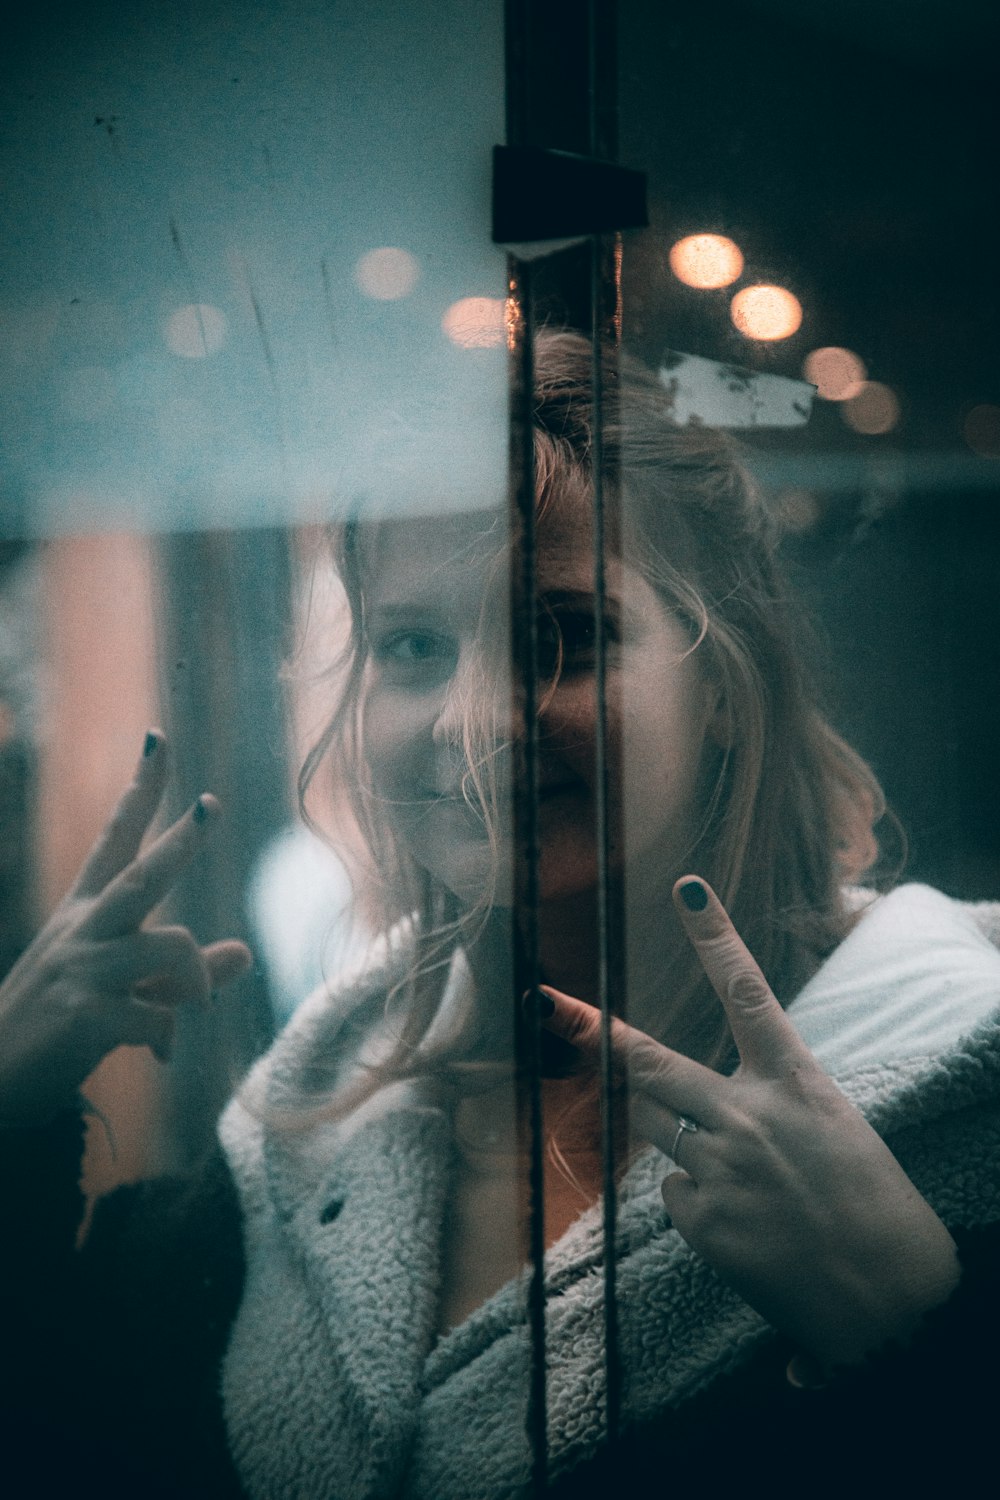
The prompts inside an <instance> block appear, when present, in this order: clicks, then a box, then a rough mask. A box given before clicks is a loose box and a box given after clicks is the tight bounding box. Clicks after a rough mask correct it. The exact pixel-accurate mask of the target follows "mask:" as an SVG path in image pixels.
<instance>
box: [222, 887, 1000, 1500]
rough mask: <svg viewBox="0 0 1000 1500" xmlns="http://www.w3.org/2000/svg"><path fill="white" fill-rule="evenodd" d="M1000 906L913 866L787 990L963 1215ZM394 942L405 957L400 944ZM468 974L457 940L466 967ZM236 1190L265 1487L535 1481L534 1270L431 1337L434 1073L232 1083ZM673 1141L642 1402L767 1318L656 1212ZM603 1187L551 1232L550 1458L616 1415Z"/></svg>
mask: <svg viewBox="0 0 1000 1500" xmlns="http://www.w3.org/2000/svg"><path fill="white" fill-rule="evenodd" d="M998 942H1000V906H994V905H989V904H982V905H980V906H969V905H963V904H961V903H958V902H953V901H950V900H949V899H948V898H946V897H944V896H941V895H940V894H938V893H937V892H934V891H931V890H929V889H928V888H926V887H922V886H905V887H902V888H901V889H900V890H898V891H895V892H893V893H892V894H891V895H889V896H887V897H883V898H879V899H877V900H872V901H869V902H868V903H867V904H866V909H865V912H864V915H863V916H862V918H861V920H860V921H859V923H858V925H857V926H856V927H855V929H854V931H853V932H852V933H851V935H850V936H849V937H848V938H847V939H846V941H845V942H844V943H843V944H842V945H841V947H840V948H839V949H838V950H837V951H836V953H834V954H833V955H832V957H831V958H830V959H829V960H828V962H827V963H826V964H825V965H824V966H823V968H822V969H821V970H820V972H819V973H818V974H817V975H816V976H815V977H814V978H813V979H812V980H811V981H810V983H809V984H808V985H807V986H806V987H805V989H804V990H803V992H802V994H801V995H800V996H799V997H798V998H797V1000H796V1001H795V1002H794V1003H793V1005H792V1006H791V1007H790V1010H789V1014H790V1015H791V1016H792V1018H793V1020H794V1021H795V1022H796V1024H797V1025H798V1027H799V1029H800V1031H801V1033H802V1035H803V1036H804V1037H805V1038H806V1040H807V1041H808V1042H809V1044H810V1046H812V1048H813V1049H814V1051H815V1052H816V1054H817V1056H818V1057H819V1058H820V1060H821V1061H822V1062H823V1064H824V1066H825V1067H826V1068H827V1069H828V1071H830V1072H831V1073H832V1074H833V1075H834V1076H835V1077H836V1078H837V1080H838V1082H839V1084H840V1086H841V1087H842V1088H843V1089H844V1092H845V1093H846V1094H847V1095H848V1097H849V1098H850V1099H851V1100H852V1101H853V1102H854V1103H855V1104H856V1105H857V1107H858V1108H859V1109H861V1110H862V1112H863V1113H864V1114H865V1115H866V1117H867V1118H868V1119H869V1120H870V1121H871V1122H872V1124H873V1125H874V1126H875V1128H876V1129H877V1130H879V1132H880V1133H881V1134H882V1135H883V1136H885V1137H886V1139H887V1140H888V1141H889V1143H890V1144H891V1146H892V1148H893V1150H894V1151H895V1153H896V1155H897V1156H898V1158H899V1159H900V1161H901V1162H902V1164H903V1166H904V1167H905V1169H906V1170H907V1172H908V1173H909V1175H910V1177H911V1178H912V1180H913V1181H914V1182H915V1183H916V1185H917V1187H918V1188H919V1190H920V1191H921V1192H922V1193H923V1194H924V1195H925V1196H926V1197H927V1198H928V1200H929V1201H930V1202H931V1204H932V1205H933V1206H934V1208H935V1209H936V1210H937V1212H938V1213H939V1214H941V1216H942V1217H943V1218H944V1219H945V1220H946V1222H948V1223H951V1224H955V1225H958V1224H962V1225H973V1224H978V1223H986V1222H990V1221H992V1220H995V1219H997V1218H998V1217H1000V1170H998V1167H997V1163H998V1162H1000V1016H998V1015H997V1014H996V1007H997V1006H998V1005H1000V952H998V950H997V946H996V944H997V943H998ZM396 962H397V963H398V962H400V960H399V959H397V960H396ZM392 967H393V966H392V964H391V963H389V964H388V965H387V966H386V967H383V968H376V969H373V970H372V971H370V972H369V973H367V974H366V975H364V976H363V977H362V978H361V979H360V980H358V981H357V982H356V983H354V984H352V985H351V986H350V987H349V988H347V989H346V990H344V991H342V992H341V993H339V994H336V995H333V996H331V995H329V994H318V995H316V996H314V997H313V998H312V999H311V1000H310V1001H308V1002H307V1003H306V1004H305V1005H304V1006H303V1007H302V1009H301V1010H300V1011H299V1013H298V1014H297V1015H296V1016H295V1018H294V1019H293V1021H292V1023H291V1025H290V1026H289V1027H288V1029H287V1030H286V1031H285V1032H284V1034H283V1035H282V1036H281V1037H280V1038H279V1040H278V1041H277V1042H276V1043H275V1046H274V1047H273V1048H272V1050H271V1052H270V1053H269V1054H268V1056H267V1057H266V1058H264V1059H262V1061H261V1062H260V1063H259V1064H258V1065H257V1068H256V1069H255V1071H254V1074H253V1075H251V1076H252V1085H253V1089H254V1092H255V1093H256V1095H257V1097H258V1098H259V1097H264V1098H266V1099H267V1101H268V1105H269V1107H270V1109H272V1110H280V1109H281V1107H282V1106H283V1105H285V1106H287V1105H289V1104H294V1102H295V1100H296V1098H297V1097H300V1092H301V1090H302V1088H303V1086H306V1087H313V1088H315V1087H316V1086H317V1085H318V1084H320V1083H322V1082H324V1081H327V1080H329V1081H330V1082H332V1081H334V1080H335V1079H338V1078H342V1077H343V1076H344V1072H345V1069H346V1068H348V1067H350V1065H351V1062H352V1060H353V1059H356V1057H357V1055H358V1049H359V1046H360V1045H361V1043H362V1041H363V1039H364V1038H365V1037H366V1036H368V1035H370V1034H371V1032H372V1030H373V1029H374V1028H376V1027H377V1025H378V1022H379V1021H380V1019H381V1016H382V1007H383V1004H384V998H385V994H386V987H387V984H388V983H390V982H391V979H392ZM469 982H470V980H469V976H468V970H467V968H466V966H465V964H464V962H463V961H462V960H461V959H460V958H459V959H457V960H456V962H455V963H454V964H453V967H452V973H451V976H450V979H449V985H451V986H456V985H463V984H468V983H469ZM220 1134H221V1138H222V1142H223V1146H224V1149H225V1151H226V1154H227V1157H228V1159H229V1162H230V1164H231V1166H232V1169H233V1172H234V1176H235V1179H236V1182H237V1184H238V1188H239V1192H240V1195H241V1199H242V1205H243V1212H244V1218H245V1234H246V1256H247V1282H246V1290H245V1295H244V1299H243V1303H242V1306H241V1309H240V1312H239V1315H238V1318H237V1321H236V1324H235V1327H234V1330H233V1335H232V1339H231V1342H230V1346H229V1350H228V1353H227V1356H226V1360H225V1364H224V1370H223V1395H224V1404H225V1414H226V1423H227V1428H228V1433H229V1439H230V1443H231V1447H232V1451H233V1455H234V1457H235V1461H236V1465H237V1469H238V1471H239V1473H240V1476H241V1479H242V1482H243V1484H244V1486H245V1488H246V1490H247V1493H248V1494H249V1495H250V1496H251V1497H252V1500H289V1497H295V1500H386V1497H389V1496H396V1495H399V1496H405V1497H406V1500H470V1497H473V1496H474V1497H477V1500H500V1497H508V1496H509V1497H514V1496H522V1495H525V1494H526V1493H527V1490H528V1481H529V1449H528V1442H527V1438H526V1435H525V1424H524V1414H525V1410H526V1402H527V1389H528V1371H529V1362H530V1348H529V1341H528V1336H527V1328H526V1320H525V1281H524V1279H523V1278H521V1279H518V1280H517V1281H515V1282H512V1283H510V1284H508V1285H507V1286H505V1287H503V1288H501V1290H500V1291H499V1292H497V1293H496V1295H495V1296H494V1297H492V1298H490V1299H489V1301H488V1302H486V1303H485V1304H484V1305H483V1306H482V1307H480V1308H479V1309H477V1311H476V1312H475V1313H473V1314H472V1316H471V1317H470V1318H468V1319H467V1320H466V1322H465V1323H463V1324H462V1325H461V1327H459V1328H456V1329H455V1330H453V1331H452V1332H451V1333H449V1334H448V1335H447V1336H446V1337H444V1338H443V1339H440V1340H436V1326H437V1304H438V1295H439V1283H440V1271H439V1265H440V1248H441V1246H440V1239H441V1226H442V1219H443V1214H444V1210H445V1205H446V1198H447V1193H448V1186H449V1174H450V1170H451V1163H452V1146H451V1140H450V1131H449V1126H448V1122H447V1119H446V1117H445V1114H444V1112H443V1110H442V1109H441V1108H439V1107H438V1106H437V1105H436V1104H435V1103H434V1102H433V1099H432V1096H431V1093H430V1091H429V1089H428V1087H427V1086H425V1085H422V1084H420V1083H414V1084H406V1085H397V1086H393V1087H391V1088H387V1089H384V1090H382V1091H381V1092H380V1093H379V1094H378V1095H377V1096H376V1098H375V1099H373V1100H371V1101H369V1103H368V1104H367V1105H365V1106H364V1107H363V1108H362V1109H361V1110H359V1111H358V1112H356V1114H355V1115H353V1116H352V1117H351V1118H350V1119H349V1120H347V1121H345V1122H342V1123H339V1124H331V1123H326V1124H321V1125H317V1126H315V1127H313V1128H311V1129H309V1130H308V1131H306V1132H304V1133H289V1132H287V1131H283V1130H281V1129H277V1128H274V1126H272V1125H269V1124H266V1123H265V1122H264V1120H263V1119H262V1118H261V1112H260V1111H251V1110H248V1109H247V1108H246V1107H245V1105H244V1104H243V1103H241V1101H240V1099H239V1097H237V1099H236V1100H234V1101H233V1103H232V1104H231V1105H230V1106H229V1108H228V1109H227V1111H226V1113H225V1115H224V1116H223V1119H222V1123H221V1130H220ZM668 1165H669V1163H668V1162H667V1160H666V1158H664V1157H663V1156H662V1155H661V1154H660V1153H659V1152H656V1151H653V1150H650V1151H647V1152H646V1153H645V1154H644V1155H643V1156H642V1157H641V1158H640V1159H639V1160H638V1161H637V1162H636V1163H635V1165H634V1166H633V1167H632V1169H631V1170H630V1171H629V1173H628V1174H627V1178H626V1180H625V1182H624V1184H623V1188H622V1194H621V1207H620V1214H619V1244H618V1252H619V1269H618V1289H619V1303H620V1325H621V1339H622V1351H623V1359H624V1367H625V1370H626V1392H625V1404H626V1411H627V1413H628V1415H629V1417H630V1418H632V1419H635V1420H638V1421H641V1420H643V1419H649V1418H652V1417H655V1415H656V1414H657V1412H659V1411H662V1410H663V1409H664V1408H665V1407H666V1406H668V1405H675V1404H677V1403H678V1402H680V1401H682V1400H684V1399H685V1398H686V1397H688V1396H690V1395H692V1394H694V1393H695V1392H696V1391H697V1390H699V1389H700V1388H702V1387H703V1386H705V1385H706V1384H707V1383H708V1382H709V1381H711V1380H712V1379H713V1377H715V1376H716V1375H718V1374H720V1373H722V1372H724V1371H729V1370H731V1369H734V1368H735V1367H736V1366H737V1365H739V1364H740V1363H741V1362H742V1361H743V1360H745V1359H746V1358H748V1357H749V1356H750V1354H751V1353H752V1352H753V1351H754V1350H755V1349H756V1348H758V1347H759V1345H760V1342H761V1341H762V1340H765V1339H768V1338H770V1337H772V1336H773V1335H772V1333H771V1330H770V1329H769V1328H768V1327H767V1325H766V1324H765V1323H764V1321H763V1319H762V1318H761V1317H760V1316H759V1315H758V1314H757V1313H755V1312H754V1311H753V1310H752V1309H751V1308H750V1307H748V1306H747V1305H746V1304H745V1303H743V1302H742V1301H741V1300H740V1298H739V1297H737V1296H736V1294H735V1293H733V1292H731V1291H729V1290H728V1289H727V1288H726V1287H724V1286H723V1285H722V1283H721V1282H720V1281H719V1280H718V1278H717V1277H716V1276H715V1275H714V1273H713V1272H712V1271H711V1270H710V1269H709V1267H708V1266H707V1265H706V1264H705V1263H704V1262H703V1261H702V1260H700V1259H699V1257H698V1256H696V1255H695V1254H694V1253H693V1252H691V1251H690V1250H689V1249H688V1248H687V1246H686V1245H685V1244H684V1242H683V1241H682V1240H681V1238H680V1236H679V1235H678V1234H677V1232H676V1231H675V1230H673V1229H668V1228H666V1227H665V1223H664V1214H663V1209H662V1200H661V1198H660V1193H659V1187H660V1182H661V1180H662V1177H663V1175H664V1173H665V1171H666V1170H667V1168H668ZM602 1285H603V1282H602V1271H601V1217H600V1206H599V1205H598V1206H597V1207H595V1208H593V1209H590V1210H589V1211H588V1212H587V1213H585V1214H584V1215H583V1216H582V1217H581V1218H580V1219H579V1220H578V1221H577V1223H576V1224H575V1225H573V1227H572V1228H571V1229H570V1230H569V1231H568V1233H567V1234H566V1235H565V1236H564V1237H563V1239H562V1240H561V1241H560V1242H559V1244H558V1245H556V1246H555V1247H554V1248H553V1249H552V1250H551V1251H550V1252H549V1253H548V1255H547V1256H546V1286H547V1296H548V1303H547V1357H548V1401H549V1442H550V1459H551V1463H552V1467H553V1471H554V1472H555V1473H558V1472H560V1471H561V1470H563V1469H565V1468H567V1467H569V1466H570V1465H571V1464H573V1463H576V1462H577V1461H579V1460H580V1459H582V1458H584V1457H586V1456H588V1455H589V1454H591V1453H592V1452H593V1451H594V1450H595V1449H596V1448H597V1446H598V1445H599V1443H600V1441H601V1438H602V1434H603V1421H604V1407H603V1379H604V1371H603V1348H602Z"/></svg>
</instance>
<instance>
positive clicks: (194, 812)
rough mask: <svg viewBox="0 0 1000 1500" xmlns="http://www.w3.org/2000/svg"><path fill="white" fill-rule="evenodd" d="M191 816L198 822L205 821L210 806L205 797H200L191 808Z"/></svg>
mask: <svg viewBox="0 0 1000 1500" xmlns="http://www.w3.org/2000/svg"><path fill="white" fill-rule="evenodd" d="M191 816H192V818H193V819H194V821H195V822H196V823H204V821H205V819H206V818H207V817H208V808H207V807H206V806H205V799H204V797H199V798H198V800H197V802H196V803H195V805H194V807H192V809H191Z"/></svg>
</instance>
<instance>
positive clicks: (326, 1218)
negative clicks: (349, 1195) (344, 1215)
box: [319, 1198, 344, 1224]
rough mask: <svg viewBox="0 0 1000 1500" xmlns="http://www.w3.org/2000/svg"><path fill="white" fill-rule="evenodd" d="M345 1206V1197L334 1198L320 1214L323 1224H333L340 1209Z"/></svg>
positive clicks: (320, 1220)
mask: <svg viewBox="0 0 1000 1500" xmlns="http://www.w3.org/2000/svg"><path fill="white" fill-rule="evenodd" d="M343 1206H344V1200H343V1198H332V1199H331V1200H330V1202H329V1203H328V1204H327V1205H326V1207H325V1208H324V1210H323V1212H322V1213H321V1214H320V1216H319V1222H320V1223H321V1224H332V1223H333V1221H334V1219H336V1218H338V1217H339V1215H340V1210H341V1209H342V1208H343Z"/></svg>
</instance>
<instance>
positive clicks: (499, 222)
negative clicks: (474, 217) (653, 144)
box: [493, 146, 649, 245]
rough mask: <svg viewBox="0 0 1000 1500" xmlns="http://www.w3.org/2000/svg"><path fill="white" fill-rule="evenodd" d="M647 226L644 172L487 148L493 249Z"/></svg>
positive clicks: (591, 160) (566, 154)
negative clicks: (490, 165) (490, 166)
mask: <svg viewBox="0 0 1000 1500" xmlns="http://www.w3.org/2000/svg"><path fill="white" fill-rule="evenodd" d="M648 223H649V216H648V214H647V211H646V174H645V172H636V171H634V170H633V169H632V168H630V167H620V166H618V165H617V163H615V162H609V161H598V160H597V158H596V157H592V156H577V155H575V154H574V153H573V152H571V151H549V150H547V149H546V148H545V147H542V146H494V147H493V240H494V243H495V244H498V245H514V244H527V243H530V242H531V241H534V240H566V239H573V238H575V237H578V236H580V235H584V234H602V233H605V232H610V231H611V230H614V229H643V228H645V226H646V225H647V224H648Z"/></svg>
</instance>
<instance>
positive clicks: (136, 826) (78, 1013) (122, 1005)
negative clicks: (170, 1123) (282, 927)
mask: <svg viewBox="0 0 1000 1500" xmlns="http://www.w3.org/2000/svg"><path fill="white" fill-rule="evenodd" d="M166 759H167V757H166V746H165V742H164V739H163V736H162V735H160V734H159V733H156V732H152V731H151V732H150V734H149V735H147V737H146V744H145V747H144V751H143V755H142V758H141V760H140V762H139V765H138V769H137V771H136V775H135V780H134V781H133V782H132V784H131V786H130V787H129V788H128V790H127V791H126V792H125V794H124V796H123V797H122V799H121V801H120V802H119V803H118V806H117V808H116V809H115V811H114V813H113V814H112V816H111V819H110V821H109V822H108V825H107V827H106V828H105V829H104V832H103V833H102V834H101V837H100V838H99V839H98V841H97V843H96V844H95V845H94V848H93V849H92V850H91V852H90V855H89V856H88V858H87V861H86V863H85V864H84V866H83V869H82V870H81V872H80V874H79V876H78V877H77V880H76V883H75V885H74V886H73V888H72V890H71V891H70V892H69V894H68V895H67V896H66V897H65V898H64V899H63V901H62V902H61V903H60V904H59V906H58V907H57V908H56V910H55V911H54V912H53V914H52V916H51V917H50V919H49V921H48V922H47V923H46V925H45V926H44V927H43V929H42V931H41V932H40V933H39V934H38V936H37V937H36V938H35V940H34V942H33V943H32V944H31V946H30V947H29V948H28V949H27V950H26V951H25V953H23V954H22V956H21V958H20V959H19V960H18V962H17V963H16V964H15V966H14V968H13V969H12V970H11V972H10V973H9V974H8V975H7V977H6V979H5V980H4V982H3V984H2V985H0V1120H2V1121H4V1122H7V1123H22V1124H30V1123H36V1122H43V1121H45V1120H46V1119H48V1118H50V1117H51V1116H52V1115H53V1114H54V1113H55V1112H56V1111H57V1110H58V1109H60V1108H61V1107H63V1106H64V1105H66V1104H70V1103H72V1102H73V1099H74V1097H75V1094H76V1090H77V1089H78V1088H79V1086H80V1084H81V1083H82V1082H83V1080H84V1079H85V1078H86V1077H87V1075H88V1074H89V1073H90V1072H91V1070H92V1069H93V1068H94V1067H96V1065H97V1064H98V1063H99V1062H100V1060H101V1058H102V1057H104V1056H105V1054H106V1053H108V1052H110V1051H112V1049H113V1048H115V1047H117V1046H120V1045H121V1044H122V1043H126V1044H132V1045H141V1044H143V1043H145V1044H146V1045H147V1046H148V1047H150V1048H151V1049H152V1051H153V1052H154V1053H155V1054H156V1056H157V1057H159V1058H161V1059H162V1058H165V1057H166V1056H168V1055H169V1051H170V1046H171V1042H172V1039H173V1033H174V1025H175V1009H176V1007H177V1006H178V1005H180V1004H182V1003H185V1002H191V1001H194V1002H195V1003H201V1004H206V1003H207V1002H208V999H209V996H210V994H211V992H212V990H213V989H217V988H219V986H221V985H223V984H227V983H228V982H229V981H230V980H232V979H235V978H236V977H237V976H238V975H239V974H242V973H243V972H244V971H245V970H246V969H247V968H248V967H249V965H250V963H251V962H252V959H251V955H250V951H249V949H248V948H247V947H246V945H245V944H244V943H241V942H237V941H235V940H229V941H225V942H218V943H210V944H208V945H207V946H206V947H200V946H199V945H198V943H197V942H196V941H195V939H194V938H193V937H192V935H191V933H190V932H189V931H188V930H187V928H186V927H177V926H152V927H144V926H143V925H142V924H143V922H144V921H145V920H146V918H147V917H148V916H149V914H150V913H151V912H152V910H153V908H154V907H155V906H156V905H157V903H158V902H159V901H160V900H161V899H162V898H163V897H164V896H165V895H166V894H167V892H168V891H169V890H170V888H171V886H173V885H174V883H175V882H176V881H177V879H178V877H179V876H180V875H181V874H182V872H183V871H184V870H185V869H186V867H187V866H188V865H189V864H190V863H191V861H192V860H193V859H194V857H195V856H196V854H197V853H198V851H199V850H200V849H201V847H202V845H203V843H204V839H205V835H206V833H207V832H208V830H209V828H210V827H211V825H212V823H213V822H214V821H215V819H216V818H217V817H218V813H219V806H218V803H217V802H216V801H215V799H214V797H209V796H202V797H199V798H198V800H197V802H195V804H194V806H193V807H192V808H191V809H190V810H189V811H188V812H187V813H186V814H185V815H184V816H183V817H181V818H179V819H178V820H177V822H176V823H174V824H173V825H172V826H171V827H170V828H168V829H167V830H166V832H165V833H163V834H161V835H160V837H159V838H158V839H156V840H155V841H154V842H153V843H152V844H151V845H150V846H149V848H148V849H146V850H145V851H144V852H142V853H140V846H141V844H142V840H143V837H144V835H145V834H146V831H147V829H148V828H149V825H150V823H151V822H152V820H153V817H154V815H155V813H156V809H157V807H158V806H159V804H160V799H161V797H162V795H163V788H164V784H165V781H166Z"/></svg>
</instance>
